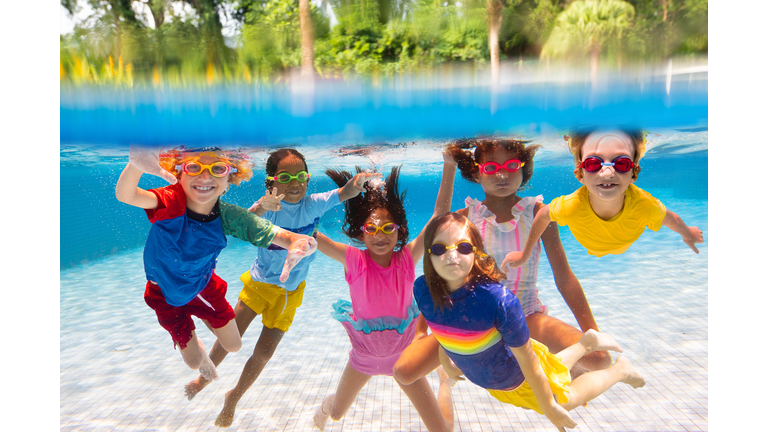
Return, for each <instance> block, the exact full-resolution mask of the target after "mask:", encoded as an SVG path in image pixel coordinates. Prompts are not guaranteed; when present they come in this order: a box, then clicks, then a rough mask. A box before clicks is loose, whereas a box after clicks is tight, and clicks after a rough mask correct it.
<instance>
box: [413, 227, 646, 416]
mask: <svg viewBox="0 0 768 432" xmlns="http://www.w3.org/2000/svg"><path fill="white" fill-rule="evenodd" d="M424 245H425V248H426V250H427V256H426V257H425V259H424V276H421V277H419V278H418V279H417V280H416V282H415V284H414V287H413V295H414V297H415V299H416V303H417V304H418V306H419V310H420V311H421V313H422V314H423V315H424V319H425V320H426V322H427V324H428V325H429V327H430V329H431V330H432V332H433V333H434V334H435V336H436V338H437V340H438V342H439V343H440V349H439V355H440V363H441V364H442V366H443V368H444V369H445V370H446V372H447V373H448V375H449V376H450V377H451V378H453V379H461V378H460V375H462V374H464V375H465V376H466V377H467V379H469V380H470V381H471V382H473V383H475V384H477V385H478V386H480V387H483V388H485V389H487V390H488V392H489V393H490V394H491V395H492V396H493V397H495V398H496V399H498V400H500V401H501V402H504V403H509V404H512V405H515V406H519V407H522V408H526V409H532V410H534V411H536V412H538V413H539V414H544V415H546V416H547V418H548V419H549V420H550V421H551V422H552V423H553V424H554V425H555V426H557V427H558V428H559V429H560V430H563V429H562V428H564V427H567V428H573V427H575V426H576V423H575V422H574V421H573V419H572V418H571V417H570V415H569V414H568V411H570V410H572V409H573V408H575V407H577V406H579V405H583V404H584V403H586V402H588V401H590V400H591V399H594V398H595V397H597V396H599V395H600V394H602V393H603V392H604V391H606V390H607V389H608V388H610V387H611V386H613V385H614V384H616V383H618V382H624V383H627V384H629V385H631V386H632V387H635V388H637V387H642V386H643V385H645V380H644V379H643V377H642V376H641V375H640V374H639V373H638V372H637V371H636V370H635V369H634V368H633V367H632V365H631V364H630V363H629V361H628V360H627V359H626V357H623V356H620V357H618V358H617V359H616V363H614V364H613V365H612V366H611V367H609V368H607V369H604V370H599V371H594V372H587V373H584V374H583V375H580V376H579V377H578V378H576V379H574V380H573V382H571V377H570V373H569V371H570V368H571V367H573V365H574V364H575V363H576V361H578V360H579V359H580V358H581V357H583V356H584V355H585V354H588V353H590V352H593V351H602V350H612V351H618V352H621V351H622V350H621V348H619V346H618V345H617V344H616V342H615V341H614V339H613V338H612V337H611V336H610V335H608V334H605V333H600V332H597V331H595V330H591V329H590V330H588V331H587V332H586V333H584V336H582V338H581V339H580V340H579V342H577V343H576V344H574V345H571V346H570V347H568V348H566V349H564V350H562V351H560V352H559V353H557V354H552V353H550V352H549V350H548V349H547V347H546V346H544V345H543V344H540V343H539V342H537V341H535V340H533V339H531V338H530V336H529V332H528V326H527V325H526V321H525V315H524V314H523V310H522V308H521V307H520V303H519V301H518V300H517V297H515V295H514V294H512V292H511V291H509V290H508V289H506V288H505V287H504V285H503V284H501V283H500V282H499V280H500V278H503V274H502V273H501V272H500V271H499V270H498V268H497V267H496V263H495V261H494V260H493V258H492V257H490V256H489V255H486V254H485V253H484V249H483V241H482V237H481V235H480V233H479V231H478V230H477V228H476V227H475V226H474V225H473V224H472V222H470V221H469V220H468V219H467V218H466V217H464V216H462V215H460V214H458V213H444V214H443V215H441V216H439V217H437V218H435V219H434V220H432V221H431V222H430V223H429V224H428V225H427V227H426V230H425V233H424Z"/></svg>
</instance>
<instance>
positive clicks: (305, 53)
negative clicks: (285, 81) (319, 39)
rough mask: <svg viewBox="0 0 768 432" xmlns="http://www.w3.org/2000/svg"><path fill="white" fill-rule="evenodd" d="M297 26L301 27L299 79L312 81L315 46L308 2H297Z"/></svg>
mask: <svg viewBox="0 0 768 432" xmlns="http://www.w3.org/2000/svg"><path fill="white" fill-rule="evenodd" d="M299 26H300V27H301V77H302V78H304V79H312V78H313V77H314V71H315V45H314V37H313V35H312V18H311V16H310V14H309V0H299Z"/></svg>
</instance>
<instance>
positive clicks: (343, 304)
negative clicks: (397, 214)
mask: <svg viewBox="0 0 768 432" xmlns="http://www.w3.org/2000/svg"><path fill="white" fill-rule="evenodd" d="M346 264H347V274H346V279H347V283H349V295H350V298H351V299H352V302H351V303H350V302H348V301H346V300H338V301H337V302H336V303H334V304H333V309H334V311H333V312H332V313H331V316H332V317H333V318H335V319H336V320H338V321H339V322H341V324H342V325H343V326H344V328H345V329H346V330H347V334H348V335H349V341H350V342H351V343H352V349H351V350H350V351H349V362H350V364H351V365H352V367H353V368H354V369H355V370H356V371H358V372H361V373H364V374H366V375H388V376H392V367H393V366H394V364H395V362H396V361H397V359H398V358H399V357H400V354H401V353H402V352H403V350H405V348H406V347H407V346H408V345H410V343H411V341H413V336H414V334H415V330H416V318H417V317H418V316H419V309H418V307H417V306H416V302H415V301H414V299H413V281H414V279H415V274H414V267H415V264H414V262H413V257H412V256H411V253H410V251H408V249H407V248H402V249H400V250H399V251H397V252H395V253H394V254H393V255H392V262H391V264H390V265H389V267H387V268H382V267H381V266H380V265H378V264H376V263H375V262H374V261H373V260H372V259H371V257H370V256H369V255H368V251H367V250H360V249H357V248H354V247H351V246H350V247H349V248H347V254H346Z"/></svg>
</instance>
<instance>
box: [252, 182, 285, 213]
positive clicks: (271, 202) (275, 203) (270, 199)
mask: <svg viewBox="0 0 768 432" xmlns="http://www.w3.org/2000/svg"><path fill="white" fill-rule="evenodd" d="M283 198H285V194H280V195H278V194H277V188H273V189H272V192H270V191H269V190H267V193H266V194H264V196H263V197H261V198H259V200H258V201H256V202H255V203H253V205H252V206H251V208H249V209H248V211H249V212H251V213H254V212H255V210H256V208H257V207H261V208H263V209H264V210H267V211H273V212H276V211H280V210H281V209H282V208H283V206H282V205H281V204H280V201H282V199H283Z"/></svg>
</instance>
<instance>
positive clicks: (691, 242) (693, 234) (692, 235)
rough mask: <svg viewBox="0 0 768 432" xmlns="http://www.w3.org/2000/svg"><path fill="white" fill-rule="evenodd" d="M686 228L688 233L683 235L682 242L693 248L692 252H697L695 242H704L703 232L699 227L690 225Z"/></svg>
mask: <svg viewBox="0 0 768 432" xmlns="http://www.w3.org/2000/svg"><path fill="white" fill-rule="evenodd" d="M687 228H688V235H683V242H684V243H685V244H687V245H688V247H689V248H691V249H693V251H694V252H696V253H699V249H698V248H697V247H696V243H704V233H702V232H701V230H700V229H699V227H695V226H691V227H687Z"/></svg>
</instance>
